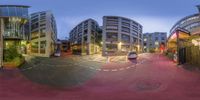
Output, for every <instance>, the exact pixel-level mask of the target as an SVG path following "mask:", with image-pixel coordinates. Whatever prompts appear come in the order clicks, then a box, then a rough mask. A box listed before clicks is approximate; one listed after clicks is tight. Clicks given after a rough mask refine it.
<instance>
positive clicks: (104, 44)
mask: <svg viewBox="0 0 200 100" xmlns="http://www.w3.org/2000/svg"><path fill="white" fill-rule="evenodd" d="M102 42H103V44H102V48H103V49H102V55H105V52H106V17H103V27H102Z"/></svg>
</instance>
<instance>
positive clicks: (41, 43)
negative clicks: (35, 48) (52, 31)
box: [40, 41, 46, 54]
mask: <svg viewBox="0 0 200 100" xmlns="http://www.w3.org/2000/svg"><path fill="white" fill-rule="evenodd" d="M45 47H46V41H41V42H40V53H41V54H44V53H45Z"/></svg>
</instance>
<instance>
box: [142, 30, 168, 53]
mask: <svg viewBox="0 0 200 100" xmlns="http://www.w3.org/2000/svg"><path fill="white" fill-rule="evenodd" d="M143 41H144V44H143V45H144V52H159V51H160V52H163V50H164V49H165V46H166V44H167V33H166V32H154V33H144V34H143Z"/></svg>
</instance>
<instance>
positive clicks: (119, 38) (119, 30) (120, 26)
mask: <svg viewBox="0 0 200 100" xmlns="http://www.w3.org/2000/svg"><path fill="white" fill-rule="evenodd" d="M118 21H119V22H118V51H121V40H122V34H121V30H122V25H121V24H122V19H121V18H119V19H118Z"/></svg>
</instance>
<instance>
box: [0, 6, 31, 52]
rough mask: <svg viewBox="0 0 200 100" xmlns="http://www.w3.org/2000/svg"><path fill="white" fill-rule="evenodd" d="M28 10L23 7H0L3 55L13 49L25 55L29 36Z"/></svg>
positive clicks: (26, 7)
mask: <svg viewBox="0 0 200 100" xmlns="http://www.w3.org/2000/svg"><path fill="white" fill-rule="evenodd" d="M28 8H29V6H24V5H0V20H1V21H0V22H1V23H0V24H1V25H0V26H1V36H2V38H3V41H2V42H3V45H2V48H3V51H5V52H4V53H3V54H4V55H7V54H6V53H7V51H8V50H9V49H10V48H13V47H14V48H15V49H16V50H17V51H18V53H19V54H23V53H26V40H28V36H29V28H27V27H28V19H29V17H28ZM24 40H25V41H24Z"/></svg>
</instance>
